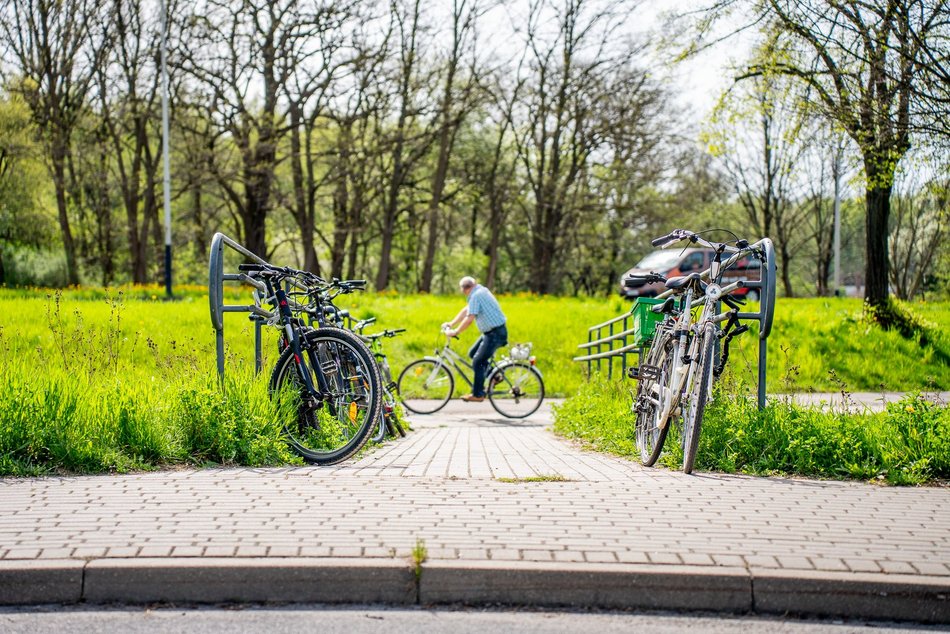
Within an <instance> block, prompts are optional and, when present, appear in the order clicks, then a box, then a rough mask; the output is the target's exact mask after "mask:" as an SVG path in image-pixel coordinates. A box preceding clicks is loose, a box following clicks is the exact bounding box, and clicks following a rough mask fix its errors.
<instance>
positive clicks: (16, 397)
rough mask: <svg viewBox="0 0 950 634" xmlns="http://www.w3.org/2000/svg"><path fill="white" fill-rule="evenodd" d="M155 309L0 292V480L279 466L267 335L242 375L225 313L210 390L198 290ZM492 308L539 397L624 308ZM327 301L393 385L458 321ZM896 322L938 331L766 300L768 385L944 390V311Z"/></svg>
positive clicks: (572, 389)
mask: <svg viewBox="0 0 950 634" xmlns="http://www.w3.org/2000/svg"><path fill="white" fill-rule="evenodd" d="M161 297H162V293H161V289H159V288H158V287H154V288H153V287H135V288H126V289H118V290H117V289H111V290H104V289H74V290H69V291H66V292H63V293H61V294H57V293H53V292H48V291H45V290H42V289H17V290H0V473H5V474H10V473H15V474H29V473H46V472H50V471H56V470H66V471H87V472H93V471H110V470H111V471H125V470H130V469H141V468H150V467H153V466H156V465H164V464H173V463H180V462H189V463H197V464H203V463H205V462H210V463H219V464H220V463H235V464H278V463H283V462H287V461H290V460H293V458H292V457H291V455H290V454H289V453H288V452H287V450H286V448H285V447H284V445H283V444H282V442H281V441H280V438H279V429H278V426H277V424H276V423H275V421H277V420H279V419H280V416H281V415H282V413H281V412H277V411H275V409H274V407H275V405H274V404H273V403H272V402H271V400H270V399H269V398H268V395H267V389H266V383H267V379H268V378H269V370H270V367H271V366H272V365H273V363H274V361H275V360H276V357H277V346H276V332H272V331H270V330H268V331H265V339H264V348H263V352H264V368H265V370H264V373H263V376H258V377H256V376H255V375H254V373H253V328H252V324H251V322H250V321H248V320H247V318H246V316H245V315H232V314H229V315H227V316H226V319H225V322H226V325H225V333H226V341H227V377H228V380H227V382H226V383H225V385H224V387H223V389H222V388H221V387H219V385H218V382H217V375H216V371H215V365H214V359H215V349H214V334H213V330H212V327H211V323H210V318H209V307H208V301H207V295H206V294H205V293H204V290H203V289H202V288H200V287H194V288H184V289H177V290H176V297H177V298H178V299H177V301H173V302H165V301H161ZM228 298H229V299H228V301H229V302H232V303H247V302H248V301H249V296H248V295H247V294H246V292H244V291H241V290H239V289H235V290H229V291H228ZM500 301H501V304H502V307H503V309H504V310H505V312H506V314H507V315H508V318H509V332H510V339H511V342H524V341H531V342H532V343H534V354H535V355H536V356H537V359H538V367H539V368H540V370H541V371H542V373H543V374H544V379H545V384H546V388H547V392H548V394H549V395H558V396H571V395H573V394H576V393H578V392H579V391H581V392H582V393H584V394H590V388H588V387H587V384H586V382H585V377H584V370H585V366H584V365H582V364H578V363H574V362H572V361H571V359H572V357H573V356H575V355H577V354H578V353H579V352H580V351H579V350H578V348H577V345H578V344H579V343H580V342H581V341H584V340H586V332H587V328H588V326H590V325H591V324H594V323H599V322H602V321H605V320H606V319H609V318H611V317H613V316H616V315H618V314H620V313H621V312H623V311H625V310H627V309H628V308H629V304H628V303H627V302H624V301H621V300H620V299H619V298H609V299H590V298H555V297H537V296H532V295H512V296H501V297H500ZM338 304H339V305H340V307H341V308H347V309H349V310H350V312H351V313H352V314H353V315H354V316H356V317H369V316H375V317H377V318H378V322H377V325H378V327H379V328H380V329H382V328H398V327H403V328H407V329H408V332H407V333H405V335H403V336H400V337H397V338H394V339H387V340H386V342H385V345H386V352H387V353H388V354H389V357H390V364H391V366H392V368H393V371H394V374H395V375H396V376H398V373H399V371H400V369H401V368H402V367H404V366H405V365H406V364H407V363H409V362H410V361H412V360H413V359H416V358H419V357H420V356H423V355H426V354H431V353H432V352H433V351H434V350H435V348H437V347H438V346H440V345H441V344H442V343H443V342H444V338H443V337H442V336H441V335H440V334H439V325H440V324H441V323H442V322H443V321H447V320H448V319H450V318H451V317H452V316H454V315H455V314H456V313H457V312H458V310H459V309H460V308H461V306H462V305H463V297H462V296H461V295H458V296H450V297H437V296H427V295H411V296H401V295H393V294H385V293H383V294H372V293H366V294H355V295H349V296H345V297H341V298H340V301H339V302H338ZM910 310H912V311H917V310H920V311H921V312H922V313H923V314H924V316H925V320H926V321H928V322H932V323H933V324H937V326H935V327H934V328H933V330H934V331H935V332H937V333H938V336H936V337H933V338H932V339H933V342H931V344H930V346H929V347H926V346H925V347H921V345H920V344H919V343H918V342H916V341H908V340H905V339H903V338H902V337H900V335H899V334H898V333H892V332H883V331H881V330H880V329H879V328H877V327H876V326H874V324H873V323H872V322H870V321H869V320H867V319H865V318H864V317H863V312H862V305H861V303H860V302H857V301H850V300H837V299H836V300H781V301H780V302H779V304H778V308H777V311H776V325H775V329H774V331H773V336H772V337H771V338H770V340H769V389H770V390H771V391H780V390H803V389H817V390H822V391H832V390H834V391H837V390H838V389H840V388H841V387H842V385H843V386H844V387H846V388H848V389H852V390H877V389H879V388H880V385H881V384H884V385H885V386H886V387H887V388H889V389H894V390H912V389H928V388H930V387H936V388H939V389H947V387H948V386H950V368H948V367H947V365H946V364H944V363H942V362H941V361H940V358H939V354H937V353H936V352H935V351H939V350H940V346H943V345H945V343H944V342H945V341H946V338H944V339H941V338H940V336H939V333H940V328H941V327H942V326H943V325H947V324H950V318H948V317H947V316H948V315H950V304H937V305H934V304H930V305H924V306H921V307H918V306H916V305H915V306H911V307H910ZM477 336H478V334H477V331H476V329H475V328H470V329H469V330H468V331H467V332H465V333H463V335H462V340H461V341H458V342H454V343H453V346H454V347H455V349H456V350H459V351H464V350H467V349H468V347H469V346H470V345H471V344H472V343H473V342H474V340H475V338H476V337H477ZM737 343H738V344H739V345H738V346H737V348H736V351H735V354H734V356H733V359H732V361H731V365H732V368H733V370H734V374H735V376H738V377H740V378H742V379H743V382H744V384H745V385H746V386H748V385H750V384H751V379H750V378H749V377H751V376H752V374H753V370H754V359H755V358H756V354H757V341H756V340H755V339H754V334H747V335H743V336H742V337H740V338H739V339H738V340H737ZM830 370H833V371H834V374H831V373H830V372H829V371H830ZM595 385H599V384H595ZM625 398H626V397H625ZM601 406H603V407H604V408H606V407H607V401H604V402H603V403H601ZM601 406H594V405H591V404H590V403H583V402H582V400H577V399H571V400H570V401H569V402H568V403H567V404H565V406H564V408H563V410H562V411H564V412H567V411H569V410H570V408H575V407H576V408H579V409H581V410H583V415H581V414H578V418H591V419H592V420H599V421H601V422H603V423H605V424H606V423H608V422H610V420H616V421H621V420H623V410H624V409H625V407H626V405H623V404H620V402H619V401H618V402H617V403H614V404H613V405H612V406H611V407H613V408H614V409H609V408H607V409H601ZM562 419H563V417H562ZM559 424H560V423H559ZM630 427H631V426H630V425H626V427H624V429H627V430H628V429H629V428H630ZM597 433H603V434H606V436H605V438H606V441H605V442H607V444H608V445H609V446H610V447H611V448H615V450H617V451H623V450H624V449H623V447H624V443H628V444H627V449H629V439H628V438H625V437H624V436H623V433H621V430H620V429H617V430H616V431H615V432H597ZM611 434H612V435H611ZM700 464H702V463H700Z"/></svg>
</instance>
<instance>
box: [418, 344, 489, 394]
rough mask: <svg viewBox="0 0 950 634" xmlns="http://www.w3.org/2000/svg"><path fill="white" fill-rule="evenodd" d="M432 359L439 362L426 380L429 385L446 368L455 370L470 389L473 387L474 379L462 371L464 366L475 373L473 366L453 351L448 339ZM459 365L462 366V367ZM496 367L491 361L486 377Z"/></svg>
mask: <svg viewBox="0 0 950 634" xmlns="http://www.w3.org/2000/svg"><path fill="white" fill-rule="evenodd" d="M431 358H432V359H434V360H436V361H438V363H436V366H435V367H434V368H433V369H432V373H431V374H430V375H429V377H428V378H427V379H426V382H427V383H428V382H429V381H431V380H433V379H434V378H435V376H436V375H437V374H438V372H439V370H440V369H441V368H443V367H445V368H447V369H448V368H455V371H456V372H458V375H459V376H460V377H462V379H464V380H465V382H466V383H468V385H469V387H472V386H473V383H472V379H470V378H469V376H468V375H467V374H466V373H465V370H463V369H462V366H464V367H465V368H468V369H469V370H472V371H474V368H473V367H472V364H471V363H469V362H468V361H466V359H465V357H463V356H462V355H460V354H459V353H458V352H456V351H455V350H453V349H452V346H451V342H450V341H449V340H448V338H446V341H445V345H444V346H442V348H440V349H439V350H436V352H435V356H434V357H431ZM459 364H461V366H460V365H459ZM494 367H495V363H494V361H490V362H489V365H488V369H489V371H488V372H486V373H485V374H486V376H487V375H488V374H490V372H491V369H492V368H494Z"/></svg>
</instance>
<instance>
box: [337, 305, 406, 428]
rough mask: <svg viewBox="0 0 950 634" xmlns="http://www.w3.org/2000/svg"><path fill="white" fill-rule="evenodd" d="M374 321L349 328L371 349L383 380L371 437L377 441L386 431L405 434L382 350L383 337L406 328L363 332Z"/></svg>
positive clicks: (364, 320) (362, 321)
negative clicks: (376, 430)
mask: <svg viewBox="0 0 950 634" xmlns="http://www.w3.org/2000/svg"><path fill="white" fill-rule="evenodd" d="M374 323H376V318H375V317H368V318H367V319H361V320H360V321H358V322H356V323H353V324H351V327H350V330H352V331H353V332H355V333H356V334H357V335H358V336H359V337H360V338H361V339H363V341H364V342H366V344H367V345H368V346H369V349H370V350H372V352H373V356H374V357H375V358H376V365H377V366H379V373H380V377H381V378H382V380H383V411H382V413H381V415H380V421H379V433H378V434H377V435H376V436H375V438H374V439H373V440H375V441H377V442H381V441H382V440H383V439H384V438H385V437H386V434H387V433H388V434H389V435H390V436H396V435H399V436H402V437H405V435H406V430H405V429H403V426H402V423H401V422H400V420H399V411H397V410H398V409H399V403H398V402H397V399H396V390H397V387H396V382H395V381H393V373H392V370H390V369H389V359H388V357H387V356H386V353H385V352H383V339H384V338H387V339H389V338H392V337H397V336H399V335H400V334H401V333H404V332H406V329H405V328H395V329H391V330H384V331H382V332H374V333H370V334H366V333H364V332H363V331H364V330H366V327H367V326H370V325H372V324H374Z"/></svg>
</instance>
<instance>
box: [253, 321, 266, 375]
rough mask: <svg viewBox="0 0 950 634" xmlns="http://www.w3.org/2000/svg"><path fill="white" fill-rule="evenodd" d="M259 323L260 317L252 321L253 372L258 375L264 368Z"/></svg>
mask: <svg viewBox="0 0 950 634" xmlns="http://www.w3.org/2000/svg"><path fill="white" fill-rule="evenodd" d="M255 317H256V315H255ZM261 321H262V320H261V318H260V317H258V318H257V319H255V320H254V371H255V372H256V373H257V374H260V373H261V368H263V367H264V359H263V357H262V356H261Z"/></svg>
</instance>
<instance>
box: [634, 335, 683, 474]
mask: <svg viewBox="0 0 950 634" xmlns="http://www.w3.org/2000/svg"><path fill="white" fill-rule="evenodd" d="M673 354H674V343H673V341H672V340H671V339H670V338H669V337H660V336H657V338H656V342H655V344H654V347H653V348H651V349H650V354H648V355H647V360H646V363H645V364H642V365H641V366H640V378H639V379H638V381H637V383H638V385H637V400H636V402H635V403H634V409H635V411H636V413H637V423H636V437H637V448H638V449H639V450H640V460H641V461H642V462H643V465H644V466H645V467H652V466H653V465H654V464H656V461H657V460H659V458H660V454H661V453H663V443H665V442H666V436H667V434H669V432H670V423H671V422H672V421H671V420H667V421H666V424H665V425H661V423H662V421H661V415H662V411H663V402H662V394H663V390H664V389H666V388H668V387H669V385H670V380H671V375H670V373H671V371H672V369H673Z"/></svg>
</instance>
